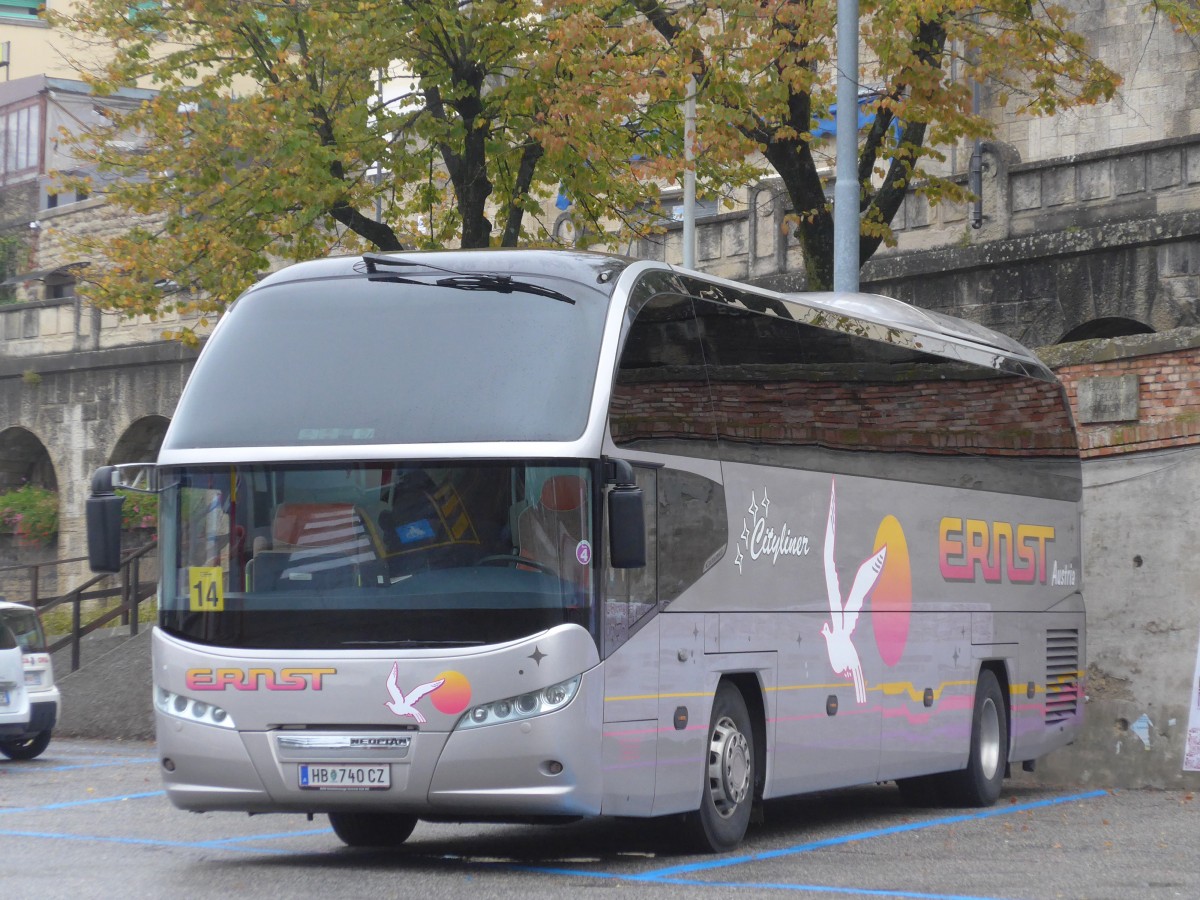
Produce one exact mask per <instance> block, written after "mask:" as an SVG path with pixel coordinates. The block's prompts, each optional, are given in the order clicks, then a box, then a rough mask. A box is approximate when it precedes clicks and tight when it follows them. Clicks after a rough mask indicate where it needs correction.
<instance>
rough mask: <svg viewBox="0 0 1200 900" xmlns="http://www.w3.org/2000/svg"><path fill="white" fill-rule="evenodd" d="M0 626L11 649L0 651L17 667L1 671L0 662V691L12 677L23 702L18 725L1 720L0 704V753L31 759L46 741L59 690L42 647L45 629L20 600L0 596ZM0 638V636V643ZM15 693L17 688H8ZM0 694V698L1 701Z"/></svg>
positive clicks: (55, 714) (54, 719)
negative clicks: (8, 636) (6, 633)
mask: <svg viewBox="0 0 1200 900" xmlns="http://www.w3.org/2000/svg"><path fill="white" fill-rule="evenodd" d="M0 627H3V628H6V629H7V630H8V631H9V633H10V635H11V637H12V638H13V640H14V642H15V643H14V649H13V650H8V651H4V650H0V655H3V654H4V653H12V654H13V655H14V656H15V657H16V659H17V668H16V669H15V670H14V671H13V672H12V673H11V674H9V675H6V674H5V671H6V670H5V669H4V667H3V666H4V664H3V663H0V691H3V690H4V689H5V688H4V684H3V682H5V681H6V680H7V681H16V682H17V688H18V689H19V693H20V695H21V697H22V698H23V699H22V701H21V702H22V703H23V704H24V706H25V714H24V718H23V719H21V722H20V725H17V724H15V722H16V717H15V716H14V719H13V723H10V724H7V725H6V724H4V723H5V718H4V709H5V707H4V706H3V705H2V704H0V753H3V754H4V755H5V756H7V757H8V758H9V759H33V758H34V757H35V756H39V755H40V754H41V753H42V751H44V750H45V749H46V747H47V746H49V744H50V735H51V732H52V731H53V730H54V726H55V725H56V724H57V722H58V704H59V699H60V696H59V692H58V688H57V687H55V685H54V665H53V663H51V661H50V652H49V651H48V650H47V649H46V633H45V631H43V630H42V621H41V619H39V618H38V614H37V612H36V611H34V610H33V609H30V608H29V607H28V606H23V605H22V604H20V603H8V602H6V601H4V600H0ZM4 642H5V641H4V638H3V637H2V636H0V644H3V643H4ZM10 693H11V694H12V696H13V697H16V695H17V693H18V691H17V690H12V691H10ZM3 699H4V698H3V697H2V696H0V701H3Z"/></svg>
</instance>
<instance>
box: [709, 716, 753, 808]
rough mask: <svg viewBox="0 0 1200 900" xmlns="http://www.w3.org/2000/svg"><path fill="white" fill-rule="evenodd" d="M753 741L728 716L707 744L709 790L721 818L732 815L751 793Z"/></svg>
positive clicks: (716, 726)
mask: <svg viewBox="0 0 1200 900" xmlns="http://www.w3.org/2000/svg"><path fill="white" fill-rule="evenodd" d="M751 770H752V762H751V759H750V742H749V741H747V740H746V736H745V735H744V734H742V733H741V732H740V731H738V728H737V725H736V724H734V722H733V720H732V719H730V718H729V717H728V716H724V717H722V718H721V719H720V720H719V721H718V722H717V724H716V725H714V726H713V731H712V737H711V739H710V740H709V744H708V792H709V795H710V796H711V797H712V802H713V806H714V807H716V810H717V813H718V814H719V815H720V816H721V817H722V818H729V817H730V816H731V815H733V813H734V811H735V810H736V809H737V807H738V804H739V803H741V802H742V801H743V800H745V799H746V796H747V795H748V794H749V793H750V784H751V777H750V773H751Z"/></svg>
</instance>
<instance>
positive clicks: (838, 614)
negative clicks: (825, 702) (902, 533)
mask: <svg viewBox="0 0 1200 900" xmlns="http://www.w3.org/2000/svg"><path fill="white" fill-rule="evenodd" d="M835 488H836V485H831V486H830V488H829V522H828V524H827V525H826V526H825V588H826V590H827V591H828V593H829V613H830V619H831V621H829V622H825V623H824V624H823V625H821V634H822V635H824V636H825V645H826V649H827V650H828V651H829V664H830V665H831V666H833V671H835V672H836V673H837V674H839V675H841V676H843V677H845V678H852V679H854V697H855V699H856V700H857V701H858V702H859V703H866V702H867V686H866V682H865V680H864V679H863V673H862V663H861V662H859V659H858V651H857V650H855V649H854V643H853V642H852V641H851V640H850V635H852V634H854V626H855V625H857V624H858V613H859V611H860V610H861V609H862V606H863V602H864V601H865V600H866V599H867V594H869V593H870V592H871V588H873V587H874V586H875V582H876V581H877V580H878V579H879V573H880V572H882V571H883V561H884V559H885V558H886V557H887V547H886V546H883V547H881V548H879V552H878V553H876V554H875V555H874V556H872V557H871V558H870V559H868V560H867V561H866V562H864V563H863V564H862V565H861V566H859V567H858V574H857V575H855V576H854V584H853V586H852V587H851V588H850V596H849V597H847V598H846V606H845V608H843V607H842V588H841V585H840V584H839V583H838V574H837V566H836V565H835V564H834V555H833V538H834V532H835V531H836V522H837V494H836V491H835Z"/></svg>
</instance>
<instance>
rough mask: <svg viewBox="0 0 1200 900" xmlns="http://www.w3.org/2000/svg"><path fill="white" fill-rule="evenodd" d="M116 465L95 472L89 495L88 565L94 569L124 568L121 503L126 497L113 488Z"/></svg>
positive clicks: (99, 571) (98, 571)
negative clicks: (119, 494)
mask: <svg viewBox="0 0 1200 900" xmlns="http://www.w3.org/2000/svg"><path fill="white" fill-rule="evenodd" d="M114 472H116V467H115V466H101V467H100V468H99V469H97V470H96V473H95V474H94V475H93V476H92V493H91V494H90V495H89V496H88V498H87V509H86V515H87V542H88V565H89V566H90V567H91V570H92V571H93V572H97V573H107V574H113V573H115V572H120V571H121V506H122V504H124V502H125V498H124V497H120V496H118V495H117V494H116V493H115V492H114V491H113V473H114Z"/></svg>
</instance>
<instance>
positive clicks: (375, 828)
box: [329, 812, 417, 847]
mask: <svg viewBox="0 0 1200 900" xmlns="http://www.w3.org/2000/svg"><path fill="white" fill-rule="evenodd" d="M329 824H330V825H332V826H333V833H334V834H336V835H337V836H338V837H339V838H341V839H342V843H344V844H345V845H346V846H348V847H399V846H400V845H401V844H403V843H404V842H405V841H407V840H408V836H409V835H410V834H412V833H413V829H414V828H416V827H417V817H416V816H405V815H401V814H400V813H366V812H334V813H330V814H329Z"/></svg>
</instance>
